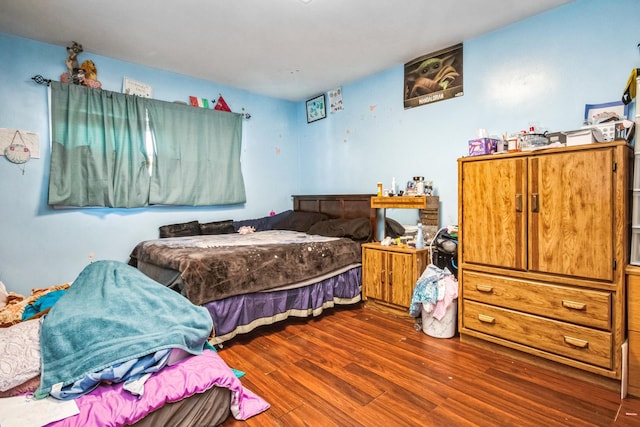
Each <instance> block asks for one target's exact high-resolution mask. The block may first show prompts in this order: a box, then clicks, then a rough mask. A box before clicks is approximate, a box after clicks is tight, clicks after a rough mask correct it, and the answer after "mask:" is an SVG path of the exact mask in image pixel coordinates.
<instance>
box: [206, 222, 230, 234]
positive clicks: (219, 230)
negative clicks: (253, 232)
mask: <svg viewBox="0 0 640 427" xmlns="http://www.w3.org/2000/svg"><path fill="white" fill-rule="evenodd" d="M235 232H236V230H235V229H234V228H233V220H232V219H228V220H226V221H214V222H207V223H204V224H200V234H231V233H235Z"/></svg>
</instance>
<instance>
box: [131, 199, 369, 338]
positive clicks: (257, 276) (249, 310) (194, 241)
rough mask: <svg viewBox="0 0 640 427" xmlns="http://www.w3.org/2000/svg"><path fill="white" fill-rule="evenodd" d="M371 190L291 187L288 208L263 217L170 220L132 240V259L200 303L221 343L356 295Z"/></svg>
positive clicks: (314, 312) (344, 302) (357, 297)
mask: <svg viewBox="0 0 640 427" xmlns="http://www.w3.org/2000/svg"><path fill="white" fill-rule="evenodd" d="M371 196H372V195H370V194H355V195H294V196H292V197H293V209H292V210H288V211H285V212H281V213H278V214H276V215H272V216H269V217H262V218H256V219H249V220H228V221H218V222H216V223H207V224H200V223H198V222H197V221H190V222H188V223H181V224H170V225H167V226H163V227H164V228H163V227H161V229H160V236H161V238H159V239H154V240H148V241H144V242H140V243H139V244H138V245H136V247H135V248H134V250H133V251H132V252H131V260H132V261H131V263H132V264H133V265H135V266H137V268H138V269H140V271H142V272H143V273H145V274H146V275H148V276H149V277H151V278H153V279H154V280H156V281H158V282H160V283H162V284H164V285H166V286H168V287H170V288H172V289H174V290H176V291H179V292H181V293H182V294H183V295H184V296H186V297H187V298H188V299H189V300H190V301H191V302H192V303H194V304H196V305H200V306H203V307H205V308H206V309H207V310H208V312H209V314H210V315H211V318H212V320H213V329H214V333H213V334H212V337H211V339H210V342H211V343H212V344H213V345H219V344H222V343H224V342H226V341H228V340H231V339H232V338H233V337H235V336H236V335H238V334H244V333H248V332H250V331H252V330H254V329H256V328H258V327H259V326H263V325H269V324H273V323H275V322H279V321H283V320H285V319H287V318H289V317H297V318H304V317H312V316H318V315H320V314H321V313H322V312H323V311H324V310H326V309H329V308H332V307H334V306H335V305H352V304H357V303H358V302H360V301H361V277H362V266H361V256H362V252H361V247H360V244H361V243H363V242H366V241H371V240H373V238H374V235H375V229H376V227H375V223H376V215H375V210H374V209H372V208H371V204H370V200H371ZM247 229H249V230H250V231H252V232H249V233H247V234H243V233H242V231H243V230H245V231H246V230H247Z"/></svg>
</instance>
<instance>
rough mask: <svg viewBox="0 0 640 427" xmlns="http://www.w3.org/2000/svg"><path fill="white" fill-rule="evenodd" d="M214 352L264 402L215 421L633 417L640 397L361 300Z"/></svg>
mask: <svg viewBox="0 0 640 427" xmlns="http://www.w3.org/2000/svg"><path fill="white" fill-rule="evenodd" d="M220 355H221V356H222V358H223V359H224V360H225V361H226V362H227V364H228V365H229V366H231V367H233V368H236V369H239V370H242V371H245V372H246V375H245V376H244V377H243V378H242V383H243V384H244V385H245V387H247V388H249V389H251V390H252V391H254V392H256V393H257V394H258V395H260V396H261V397H263V398H264V399H265V400H267V401H268V402H269V403H270V404H271V408H270V409H268V410H267V411H266V412H264V413H262V414H260V415H257V416H255V417H253V418H250V419H249V420H247V421H246V422H241V421H236V420H234V419H233V418H229V419H228V420H227V421H225V423H224V424H223V426H225V427H232V426H233V427H236V426H246V427H253V426H260V427H264V426H341V427H347V426H545V427H554V426H634V425H635V426H638V425H640V399H636V398H627V399H624V400H623V401H621V399H620V393H619V391H615V390H612V389H609V388H605V387H602V386H597V385H593V384H591V383H587V382H584V381H582V380H578V379H573V378H569V377H566V376H563V375H561V374H559V373H556V372H554V371H552V370H547V369H546V368H542V367H538V366H534V365H531V364H528V363H525V362H523V361H519V360H516V359H511V358H508V357H506V356H503V355H499V354H496V353H494V352H491V351H490V350H487V349H482V348H478V347H476V346H473V345H471V344H468V343H465V342H460V339H459V338H458V337H454V338H451V339H440V338H433V337H430V336H428V335H426V334H425V333H423V332H422V331H416V330H415V329H414V328H413V325H412V323H411V322H410V321H408V320H406V319H400V318H397V317H394V316H392V315H388V314H384V313H380V312H378V311H375V310H371V309H369V308H365V307H362V306H359V307H357V308H355V309H353V308H352V309H336V310H329V311H327V312H325V313H324V314H323V315H322V316H320V317H318V318H315V319H311V320H309V319H307V320H304V321H293V322H291V321H287V322H285V324H284V325H276V326H271V327H266V328H262V329H259V331H257V333H255V332H254V333H252V334H250V335H248V336H245V337H240V338H237V339H235V340H233V341H231V342H229V343H228V344H227V345H226V346H225V347H223V348H222V349H221V350H220Z"/></svg>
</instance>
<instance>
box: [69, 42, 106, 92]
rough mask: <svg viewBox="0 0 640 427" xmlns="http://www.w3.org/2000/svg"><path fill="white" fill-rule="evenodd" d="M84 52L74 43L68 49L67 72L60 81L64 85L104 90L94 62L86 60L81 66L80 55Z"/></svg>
mask: <svg viewBox="0 0 640 427" xmlns="http://www.w3.org/2000/svg"><path fill="white" fill-rule="evenodd" d="M82 52H83V49H82V45H81V44H80V43H77V42H72V43H71V46H68V47H67V54H68V56H67V60H66V64H67V72H66V73H62V75H61V76H60V81H61V82H62V83H73V84H75V85H83V86H88V87H91V88H94V89H100V88H102V83H100V82H99V81H98V69H97V68H96V65H95V64H94V63H93V61H92V60H90V59H87V60H85V61H84V62H83V63H82V65H79V62H78V55H79V54H81V53H82Z"/></svg>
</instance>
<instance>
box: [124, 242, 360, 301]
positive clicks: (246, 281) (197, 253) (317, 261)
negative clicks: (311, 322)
mask: <svg viewBox="0 0 640 427" xmlns="http://www.w3.org/2000/svg"><path fill="white" fill-rule="evenodd" d="M361 256H362V254H361V249H360V244H359V243H357V242H355V241H353V240H351V239H346V238H331V237H322V236H311V235H308V234H305V233H299V232H294V231H284V230H277V231H276V230H274V231H262V232H258V233H251V234H247V235H240V234H225V235H212V236H204V235H201V236H190V237H175V238H168V239H158V240H148V241H145V242H141V243H139V244H138V245H137V246H136V247H135V249H134V250H133V252H132V257H135V258H137V260H138V261H142V262H145V263H149V264H154V265H156V266H159V267H163V268H169V269H173V270H177V271H179V272H180V274H181V278H182V281H183V282H184V286H185V290H184V292H185V294H186V297H187V298H188V299H189V300H190V301H191V302H192V303H194V304H197V305H202V304H205V303H207V302H209V301H214V300H219V299H222V298H226V297H229V296H233V295H240V294H246V293H252V292H258V291H262V290H268V289H273V288H276V287H279V286H284V285H289V284H292V283H296V282H300V281H304V280H308V279H311V278H314V277H318V276H321V275H324V274H326V273H329V272H331V271H334V270H337V269H340V268H342V267H346V266H348V265H351V264H354V263H360V262H361Z"/></svg>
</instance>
